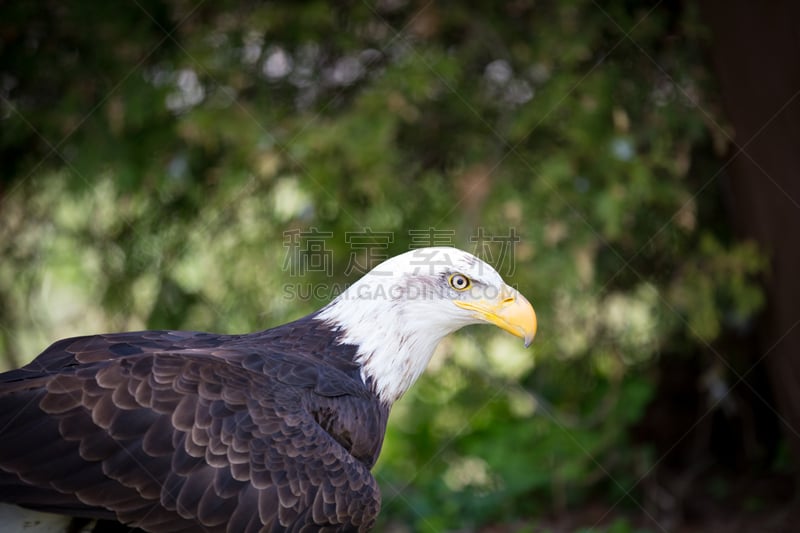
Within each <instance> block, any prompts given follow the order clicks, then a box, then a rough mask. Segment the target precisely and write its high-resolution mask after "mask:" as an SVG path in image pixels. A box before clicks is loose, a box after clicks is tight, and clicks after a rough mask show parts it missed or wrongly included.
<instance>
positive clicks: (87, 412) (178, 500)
mask: <svg viewBox="0 0 800 533" xmlns="http://www.w3.org/2000/svg"><path fill="white" fill-rule="evenodd" d="M145 334H147V335H145ZM170 334H171V332H170ZM125 335H126V336H124V337H121V339H122V340H123V341H124V342H116V341H115V337H114V336H100V337H86V338H79V339H73V340H67V341H60V342H59V343H56V344H55V345H54V346H53V347H51V349H50V350H51V351H53V352H52V354H51V356H50V357H47V358H43V359H42V361H39V363H37V364H31V365H29V366H28V367H25V368H24V369H20V370H17V371H12V372H9V373H7V374H5V375H2V376H0V382H2V386H0V402H2V405H3V409H2V410H0V411H1V412H0V499H2V500H4V501H11V502H15V503H19V504H23V505H30V506H33V507H37V508H40V509H43V510H48V509H49V510H55V511H60V512H72V513H75V514H85V515H88V516H99V517H104V518H108V517H116V518H117V519H118V520H120V521H121V522H123V523H126V524H129V525H131V526H135V527H139V528H142V529H144V530H146V531H152V532H156V533H158V532H162V531H163V532H167V531H180V530H187V531H190V530H197V529H198V527H199V528H201V529H203V530H205V531H215V532H216V531H220V532H223V531H229V532H237V533H238V532H239V531H245V532H250V531H253V532H255V531H299V530H301V529H302V530H309V531H312V530H313V531H323V530H325V531H366V530H368V529H369V528H370V527H371V525H372V524H373V522H374V519H375V517H376V515H377V512H378V509H379V506H380V497H379V493H378V488H377V484H376V483H375V480H374V479H373V478H372V476H371V474H370V472H369V467H370V466H371V463H369V464H365V463H364V462H362V461H360V460H358V459H356V458H355V457H354V456H353V455H351V454H350V453H349V451H348V450H347V449H345V447H343V445H342V443H340V442H339V441H341V440H342V439H340V438H334V437H333V436H332V435H331V434H329V433H328V431H326V429H328V430H330V429H331V428H329V427H327V426H329V425H330V423H325V424H324V425H326V428H325V429H323V427H322V426H321V425H320V423H321V422H320V420H318V419H317V418H316V415H315V414H314V413H313V412H312V410H309V409H308V408H307V406H308V404H309V402H310V401H315V400H314V399H315V398H317V397H318V396H317V393H316V392H314V391H315V390H316V389H319V390H321V391H323V392H324V393H325V394H324V397H325V398H326V399H327V400H330V401H333V400H336V401H345V400H343V399H342V398H349V400H347V401H352V402H355V404H358V405H360V406H361V408H362V409H372V407H371V406H368V405H367V404H368V403H369V401H370V398H369V397H368V396H367V395H366V394H365V393H364V391H363V390H360V389H359V388H358V387H357V386H356V385H354V384H351V383H349V380H350V379H351V377H350V374H348V373H347V372H349V370H347V371H343V370H336V369H332V370H330V371H328V370H325V371H321V370H320V369H319V368H311V367H308V364H307V362H302V364H300V363H295V364H294V366H292V363H291V361H289V360H286V359H281V358H280V357H279V358H278V359H280V361H279V364H275V363H270V362H268V361H267V362H264V361H263V360H262V363H261V365H260V366H258V365H254V364H253V359H252V358H249V359H247V358H246V357H240V358H238V359H237V358H236V357H235V354H233V352H231V351H229V350H227V349H224V348H222V347H221V346H222V345H223V343H222V341H216V340H213V339H216V337H213V338H212V337H203V338H202V341H203V343H205V344H209V345H210V347H211V348H213V349H214V351H215V353H218V354H221V355H215V356H208V355H206V354H204V353H202V351H198V350H192V351H191V353H187V351H178V352H177V353H171V352H162V351H156V352H150V351H148V349H145V348H147V347H148V346H149V345H150V344H152V345H153V346H161V347H162V348H163V344H164V343H165V342H167V341H169V342H174V343H180V342H186V339H184V338H182V337H181V336H179V335H174V336H173V337H170V336H169V335H168V334H167V333H164V332H161V333H153V332H143V333H140V334H139V335H140V336H139V338H138V343H137V338H136V337H135V336H132V335H131V334H125ZM159 335H161V336H160V337H159ZM198 335H199V334H198ZM148 343H150V344H148ZM143 345H145V348H143V347H142V346H143ZM251 353H252V352H251ZM245 360H247V361H250V366H252V367H253V368H254V369H255V368H258V370H260V372H258V371H254V370H251V369H249V368H247V366H248V365H244V364H243V361H245ZM303 361H305V360H303ZM34 363H36V361H34ZM303 365H306V366H305V367H304V366H303ZM348 368H349V367H348ZM270 371H275V372H277V373H278V374H279V377H278V378H277V379H276V378H275V376H272V375H270ZM323 378H325V379H328V380H329V381H330V383H329V384H327V385H321V384H320V380H321V379H323ZM351 393H354V394H351ZM362 404H363V405H362ZM365 406H366V407H365ZM326 412H328V411H326ZM329 414H330V413H329ZM334 414H335V413H334ZM379 415H380V416H382V414H380V413H379ZM380 426H381V424H380V423H379V424H378V428H377V429H378V430H382V427H380ZM376 439H377V441H378V442H377V445H374V444H370V445H369V446H368V448H370V450H371V451H370V452H369V453H371V454H372V455H374V456H376V455H377V450H378V449H379V447H380V439H382V434H380V435H378V436H377V437H376ZM343 442H344V441H343ZM345 444H346V442H345ZM368 455H369V454H368ZM371 460H372V461H374V457H373V458H372V459H371ZM309 528H310V529H309Z"/></svg>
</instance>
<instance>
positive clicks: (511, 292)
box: [453, 285, 537, 348]
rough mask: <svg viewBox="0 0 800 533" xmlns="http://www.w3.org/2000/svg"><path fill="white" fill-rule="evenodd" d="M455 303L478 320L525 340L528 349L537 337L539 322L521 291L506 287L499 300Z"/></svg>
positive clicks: (502, 290)
mask: <svg viewBox="0 0 800 533" xmlns="http://www.w3.org/2000/svg"><path fill="white" fill-rule="evenodd" d="M453 303H455V304H456V305H457V306H459V307H461V308H462V309H468V310H470V311H473V312H474V316H475V317H476V318H478V319H480V320H482V321H484V322H488V323H490V324H494V325H495V326H497V327H499V328H500V329H503V330H505V331H507V332H509V333H511V334H512V335H516V336H517V337H520V338H522V339H524V340H525V347H526V348H527V347H528V346H530V345H531V343H532V342H533V338H534V337H535V336H536V328H537V322H536V313H535V312H534V310H533V306H532V305H531V303H530V302H529V301H528V300H527V299H526V298H525V297H524V296H523V295H522V294H520V293H519V291H517V290H516V289H513V288H511V287H509V286H508V285H504V286H503V288H502V289H501V291H500V294H499V295H498V296H497V298H495V299H492V300H489V299H481V300H473V301H467V300H455V301H454V302H453Z"/></svg>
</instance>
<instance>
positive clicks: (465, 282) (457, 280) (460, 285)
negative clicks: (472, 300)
mask: <svg viewBox="0 0 800 533" xmlns="http://www.w3.org/2000/svg"><path fill="white" fill-rule="evenodd" d="M471 284H472V282H471V281H470V280H469V278H468V277H467V276H465V275H464V274H453V275H452V276H450V286H451V287H453V288H454V289H455V290H457V291H463V290H466V289H469V286H470V285H471Z"/></svg>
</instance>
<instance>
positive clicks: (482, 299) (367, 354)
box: [317, 247, 537, 404]
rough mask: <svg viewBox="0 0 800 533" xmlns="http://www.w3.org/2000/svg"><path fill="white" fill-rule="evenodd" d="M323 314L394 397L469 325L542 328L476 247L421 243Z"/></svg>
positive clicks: (365, 372)
mask: <svg viewBox="0 0 800 533" xmlns="http://www.w3.org/2000/svg"><path fill="white" fill-rule="evenodd" d="M317 318H318V319H320V320H324V321H325V322H326V323H328V324H329V325H330V326H332V327H334V328H335V329H336V330H337V331H339V338H338V340H339V342H340V343H342V344H351V345H354V346H356V353H357V355H356V361H357V362H358V363H359V364H360V365H361V374H362V378H363V379H364V381H365V382H367V383H369V384H370V386H371V387H372V388H373V390H374V391H375V393H376V394H377V395H378V397H379V398H380V399H381V400H382V401H384V402H386V403H389V404H391V403H393V402H394V401H395V400H397V399H398V398H400V396H402V395H403V393H405V391H406V390H408V388H409V387H410V386H411V385H412V384H413V383H414V381H416V379H417V378H418V377H419V376H420V374H422V372H423V371H424V370H425V368H426V367H427V365H428V362H429V361H430V358H431V356H432V355H433V352H434V350H435V349H436V346H437V345H438V344H439V341H441V340H442V338H443V337H445V336H446V335H448V334H450V333H452V332H454V331H456V330H458V329H460V328H462V327H464V326H467V325H470V324H480V323H489V324H494V325H495V326H498V327H500V328H501V329H503V330H505V331H507V332H509V333H511V334H512V335H516V336H517V337H521V338H522V339H524V342H525V346H528V345H530V343H531V342H532V341H533V338H534V336H535V335H536V327H537V324H536V314H535V313H534V311H533V307H532V306H531V304H530V302H528V300H527V299H526V298H525V297H524V296H522V295H521V294H520V293H519V292H518V291H517V290H516V289H514V288H512V287H510V286H508V285H507V284H506V283H505V282H504V281H503V279H502V278H501V277H500V275H499V274H498V273H497V271H496V270H495V269H494V268H492V267H491V266H489V265H488V264H487V263H485V262H484V261H482V260H480V259H479V258H477V257H475V256H474V255H472V254H469V253H467V252H464V251H462V250H458V249H456V248H449V247H434V248H419V249H415V250H411V251H409V252H406V253H404V254H401V255H398V256H396V257H393V258H391V259H388V260H386V261H384V262H383V263H381V264H379V265H378V266H376V267H375V268H373V269H372V270H371V271H369V272H368V273H367V274H365V275H364V276H363V277H362V278H361V279H359V280H358V281H357V282H355V283H354V284H353V285H351V286H350V287H349V288H348V289H347V290H346V291H344V292H343V293H342V294H340V295H339V296H338V297H337V298H336V299H334V300H333V301H332V302H331V303H330V304H328V305H327V306H325V307H324V308H323V309H322V310H321V311H320V313H319V314H318V315H317Z"/></svg>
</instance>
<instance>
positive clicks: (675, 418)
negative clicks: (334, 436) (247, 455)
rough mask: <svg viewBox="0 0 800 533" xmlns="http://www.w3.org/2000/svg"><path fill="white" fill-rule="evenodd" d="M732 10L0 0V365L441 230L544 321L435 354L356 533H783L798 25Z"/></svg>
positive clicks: (189, 315) (345, 272)
mask: <svg viewBox="0 0 800 533" xmlns="http://www.w3.org/2000/svg"><path fill="white" fill-rule="evenodd" d="M756 4H758V3H753V2H747V1H744V0H742V1H734V2H722V1H721V0H715V1H705V2H699V3H698V2H690V1H678V0H670V1H661V2H645V1H637V0H626V1H621V0H617V1H608V2H597V1H587V0H570V1H563V2H557V1H546V0H540V1H537V0H507V1H491V2H454V1H451V2H446V1H435V0H428V1H426V0H366V1H347V2H336V3H327V2H320V1H309V2H292V1H273V2H265V3H260V2H232V1H214V2H210V1H203V0H175V1H158V0H130V1H128V0H126V1H121V2H100V1H90V0H80V1H78V0H62V1H41V2H0V355H2V360H1V361H0V365H2V368H10V367H13V366H15V365H19V364H22V363H24V362H26V361H28V360H30V359H32V358H33V357H34V356H35V355H36V354H38V353H39V352H40V351H41V350H42V349H43V348H44V347H46V346H47V345H48V344H49V343H50V342H52V341H54V340H56V339H57V338H60V337H65V336H72V335H79V334H89V333H96V332H104V331H114V330H131V329H144V328H147V329H155V328H167V329H194V330H212V331H219V332H229V333H237V332H246V331H254V330H259V329H264V328H267V327H269V326H272V325H276V324H279V323H282V322H284V321H287V320H290V319H292V318H296V317H299V316H301V315H303V314H305V313H307V312H310V311H312V310H314V309H316V308H318V307H320V306H321V305H323V304H324V303H326V302H327V301H329V300H330V298H332V297H333V296H335V294H336V292H337V291H338V290H340V288H341V287H343V286H345V285H346V284H347V283H349V282H352V281H353V280H355V279H357V278H358V277H359V275H360V274H361V273H362V272H363V270H364V268H367V267H369V266H374V264H375V263H376V262H377V261H379V260H380V259H381V258H385V257H388V256H391V255H395V254H397V253H401V252H403V251H406V250H408V249H409V248H410V247H414V246H421V245H425V244H449V245H455V246H458V247H460V248H463V249H466V250H470V251H473V252H475V253H477V254H479V255H481V256H482V257H483V258H484V259H486V260H487V261H488V262H490V263H492V264H494V265H495V266H496V267H497V268H498V270H499V271H500V273H501V274H502V275H503V276H504V277H505V278H506V279H507V280H508V281H509V282H510V283H511V284H513V285H515V286H517V287H518V288H519V289H520V290H521V291H522V292H523V293H524V294H525V295H527V296H528V297H529V299H530V300H531V301H532V302H533V304H534V306H535V308H536V309H537V312H538V315H539V323H540V333H539V336H538V338H537V340H536V342H535V343H534V345H533V347H532V348H531V349H529V350H524V349H523V348H522V346H521V343H519V342H517V341H518V339H515V338H512V337H510V336H508V335H505V334H503V333H502V332H499V331H495V330H494V329H493V328H488V327H483V328H481V327H473V328H469V329H467V330H464V331H462V332H460V333H458V334H456V335H453V336H452V337H450V338H448V339H447V340H446V341H445V342H444V343H443V345H442V347H441V349H440V350H439V352H438V353H437V356H436V358H435V359H434V361H433V362H432V364H431V368H430V369H429V371H428V372H427V374H426V375H425V376H424V377H423V379H422V380H421V381H420V382H419V383H418V384H417V385H416V386H415V387H414V388H413V389H412V390H411V391H410V392H409V393H408V394H407V396H406V397H404V398H403V399H402V400H401V401H400V402H399V403H398V404H397V405H396V407H395V409H394V411H393V413H392V418H391V421H390V428H389V432H388V436H387V440H386V444H385V448H384V451H383V455H382V456H381V459H380V462H379V463H378V465H377V467H376V469H375V474H376V477H377V479H378V480H379V482H380V484H381V486H382V490H383V494H384V510H383V512H382V516H381V521H380V524H379V528H378V529H379V531H383V532H398V533H399V532H411V531H425V532H433V531H485V532H511V531H553V532H556V531H597V532H602V531H608V532H615V533H624V532H633V531H637V532H671V531H680V532H689V531H712V532H713V531H743V532H744V531H775V532H778V531H790V530H792V528H791V524H793V523H794V522H793V520H796V519H797V518H798V512H797V507H798V506H797V500H796V496H795V472H796V465H797V460H798V458H799V457H800V455H798V454H797V451H798V442H800V432H799V430H800V414H798V413H800V392H798V391H800V387H798V385H799V384H800V361H799V360H798V357H800V355H798V349H799V348H800V331H798V329H800V328H796V326H797V325H798V319H800V306H798V304H797V301H798V299H800V286H799V285H798V272H800V260H799V259H798V255H800V252H798V239H799V238H798V236H797V235H798V233H797V231H798V229H799V228H800V215H799V214H798V213H800V204H798V201H800V187H799V186H798V175H800V151H798V150H797V147H798V146H799V145H800V130H799V129H798V124H800V103H799V102H800V98H798V94H800V92H798V91H800V60H799V59H798V51H800V37H798V35H800V34H798V32H797V20H800V13H798V4H796V3H792V2H788V1H787V2H778V1H776V2H765V3H763V5H760V4H759V5H756ZM312 289H313V290H312Z"/></svg>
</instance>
